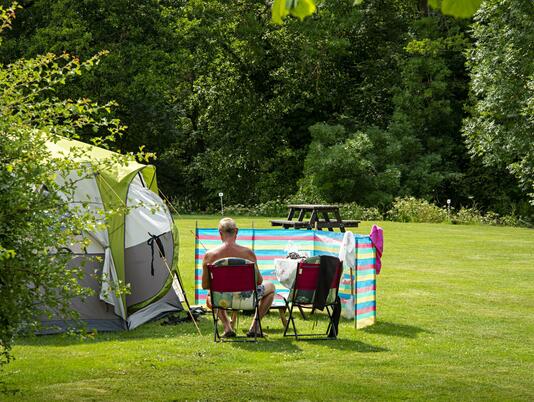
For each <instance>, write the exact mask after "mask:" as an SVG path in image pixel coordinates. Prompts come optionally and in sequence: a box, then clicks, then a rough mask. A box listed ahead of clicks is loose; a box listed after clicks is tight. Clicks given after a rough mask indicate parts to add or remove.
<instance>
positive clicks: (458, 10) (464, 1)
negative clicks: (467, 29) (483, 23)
mask: <svg viewBox="0 0 534 402" xmlns="http://www.w3.org/2000/svg"><path fill="white" fill-rule="evenodd" d="M480 3H482V0H428V4H429V5H430V6H431V7H432V8H435V9H441V12H442V13H443V14H445V15H452V16H453V17H458V18H469V17H472V16H473V14H475V13H476V11H477V10H478V9H479V7H480Z"/></svg>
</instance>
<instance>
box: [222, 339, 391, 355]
mask: <svg viewBox="0 0 534 402" xmlns="http://www.w3.org/2000/svg"><path fill="white" fill-rule="evenodd" d="M306 343H311V344H314V345H319V346H326V347H329V348H332V349H338V350H347V351H351V352H358V353H380V352H389V349H387V348H382V347H380V346H373V345H370V344H368V343H365V342H361V341H357V340H354V339H337V340H304V339H303V340H299V341H296V340H295V338H293V337H287V338H278V337H276V338H269V337H268V338H267V339H260V340H258V342H232V343H230V344H231V345H232V346H234V347H236V348H239V349H243V350H247V351H254V352H266V353H300V352H302V349H301V348H300V346H299V345H301V344H306Z"/></svg>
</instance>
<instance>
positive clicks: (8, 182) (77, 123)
mask: <svg viewBox="0 0 534 402" xmlns="http://www.w3.org/2000/svg"><path fill="white" fill-rule="evenodd" d="M1 15H2V18H4V21H5V22H4V27H5V26H8V25H9V23H10V21H11V19H12V18H13V13H12V12H7V13H5V12H3V13H2V14H1ZM101 56H102V54H99V55H97V56H95V57H93V58H90V59H88V60H87V61H84V62H81V61H80V60H79V59H78V58H77V57H74V56H71V55H69V54H66V53H64V54H62V55H60V56H56V55H53V54H46V55H43V56H38V57H35V58H30V59H21V60H18V61H15V62H14V63H12V64H9V65H5V66H2V69H1V70H0V365H2V364H4V363H6V362H8V361H9V360H10V359H11V353H10V351H11V346H12V342H13V339H14V337H15V336H16V335H17V334H20V333H23V332H32V331H33V330H34V329H35V328H36V327H37V326H38V321H39V316H40V315H44V314H50V315H52V314H54V315H58V316H62V317H66V318H68V317H71V318H76V315H75V313H74V312H73V311H71V310H70V309H69V307H68V305H69V301H70V300H71V299H72V298H73V297H75V296H80V297H83V296H85V295H87V294H88V292H89V291H90V290H89V289H84V288H81V287H80V286H79V285H78V279H79V278H80V275H81V274H82V273H81V270H79V269H77V268H72V269H70V268H67V264H68V262H69V261H70V260H71V256H70V255H69V254H68V253H67V254H65V253H62V252H61V250H63V249H65V248H69V249H70V248H72V245H73V244H74V243H78V244H80V243H81V246H83V245H84V244H85V243H86V242H87V241H86V240H84V239H81V238H80V234H81V233H83V232H84V231H91V230H92V231H95V230H99V229H101V228H102V224H103V220H104V219H105V216H104V215H102V214H101V211H98V210H94V208H90V206H89V204H88V203H86V202H83V201H82V202H81V203H80V204H79V205H78V206H76V205H69V202H68V200H69V199H70V198H71V197H72V195H73V192H74V188H75V185H76V182H77V181H78V180H80V179H83V178H84V177H86V176H87V175H93V174H94V172H93V171H89V170H88V169H87V167H86V166H85V165H83V164H81V163H79V162H76V158H75V156H79V155H80V152H81V151H80V150H76V149H73V150H72V155H71V158H64V157H52V156H51V154H50V153H49V152H48V151H47V147H46V145H45V143H46V142H47V141H57V140H58V139H59V138H62V137H75V136H77V135H79V133H83V132H84V131H86V130H91V131H92V132H94V133H100V134H101V135H102V136H104V137H105V138H101V141H104V140H109V139H112V138H114V137H115V136H116V135H117V134H119V133H120V132H121V131H122V127H121V126H120V124H119V123H118V121H117V120H114V119H109V118H105V117H104V118H102V117H101V116H104V115H106V114H108V111H109V109H110V107H111V104H105V105H98V104H96V103H94V102H92V101H90V100H88V99H85V98H83V99H78V100H72V99H60V98H58V97H57V96H56V94H55V93H56V90H57V89H58V88H59V87H60V86H62V85H64V84H65V82H66V81H67V80H69V79H73V78H75V77H77V76H79V75H80V74H81V73H82V72H83V71H87V70H90V69H92V68H93V67H94V66H95V65H96V64H98V62H99V60H100V57H101ZM124 160H125V158H118V159H117V160H116V161H109V163H114V162H121V161H124ZM102 163H103V164H104V165H105V164H106V163H108V162H107V161H105V162H102ZM72 172H75V174H74V175H73V174H72Z"/></svg>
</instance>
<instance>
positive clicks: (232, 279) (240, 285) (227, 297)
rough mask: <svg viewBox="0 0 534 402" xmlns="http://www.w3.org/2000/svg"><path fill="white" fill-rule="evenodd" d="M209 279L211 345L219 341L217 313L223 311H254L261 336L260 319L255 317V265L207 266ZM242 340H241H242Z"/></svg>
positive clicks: (233, 262) (221, 262)
mask: <svg viewBox="0 0 534 402" xmlns="http://www.w3.org/2000/svg"><path fill="white" fill-rule="evenodd" d="M208 272H209V276H210V295H211V304H212V307H211V312H212V315H213V325H214V341H215V342H219V341H222V340H223V338H222V337H221V336H220V334H219V328H218V321H219V317H218V314H217V311H216V310H217V309H221V310H225V311H239V310H248V311H251V310H252V311H254V313H255V320H257V323H258V327H259V329H260V336H262V335H263V330H262V328H261V319H260V318H259V313H258V304H259V300H258V294H257V291H256V267H255V264H254V263H252V262H250V261H247V260H243V259H238V258H224V259H221V260H217V261H215V263H214V264H211V265H208ZM243 338H244V339H243ZM224 340H225V341H235V340H239V341H253V342H256V341H257V339H256V333H255V334H254V338H248V337H247V336H235V337H233V338H225V339H224Z"/></svg>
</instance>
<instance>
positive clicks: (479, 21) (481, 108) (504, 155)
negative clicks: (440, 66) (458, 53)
mask: <svg viewBox="0 0 534 402" xmlns="http://www.w3.org/2000/svg"><path fill="white" fill-rule="evenodd" d="M473 37H474V39H475V41H476V42H475V44H474V46H473V48H472V50H471V51H470V53H469V60H468V68H469V73H470V77H471V82H470V94H471V102H472V106H471V107H470V109H469V112H470V117H468V118H467V119H466V120H465V123H464V132H465V138H466V141H467V144H468V147H469V150H470V152H471V154H472V155H474V156H479V157H481V158H482V160H483V162H484V164H485V165H486V166H491V167H495V168H497V169H500V168H503V167H506V168H507V169H508V170H509V171H510V172H511V173H512V174H513V175H514V176H515V177H516V178H517V179H518V180H519V183H520V185H521V187H522V188H523V190H524V191H525V193H527V194H529V196H530V199H531V203H532V204H534V45H533V43H534V3H533V2H532V1H530V0H520V1H512V0H502V1H501V0H488V1H486V2H484V3H483V5H482V8H481V9H480V11H479V12H478V13H477V15H476V16H475V23H474V24H473Z"/></svg>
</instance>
